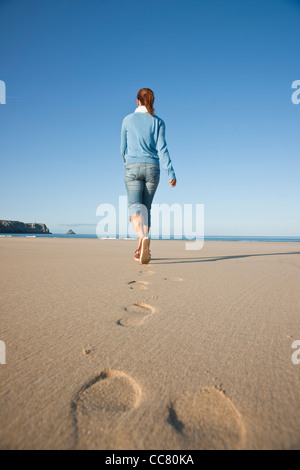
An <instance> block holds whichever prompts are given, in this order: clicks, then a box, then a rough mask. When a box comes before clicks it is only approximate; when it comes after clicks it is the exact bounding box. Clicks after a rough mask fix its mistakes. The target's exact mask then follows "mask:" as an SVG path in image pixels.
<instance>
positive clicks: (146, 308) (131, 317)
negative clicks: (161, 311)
mask: <svg viewBox="0 0 300 470" xmlns="http://www.w3.org/2000/svg"><path fill="white" fill-rule="evenodd" d="M124 310H125V312H127V315H126V316H124V317H123V318H121V319H120V320H118V321H117V324H118V325H121V326H139V325H142V324H143V323H144V321H145V320H146V318H148V317H149V315H151V314H152V313H153V312H154V308H153V307H152V306H151V305H148V304H145V303H144V302H136V303H135V304H133V305H130V306H129V307H124Z"/></svg>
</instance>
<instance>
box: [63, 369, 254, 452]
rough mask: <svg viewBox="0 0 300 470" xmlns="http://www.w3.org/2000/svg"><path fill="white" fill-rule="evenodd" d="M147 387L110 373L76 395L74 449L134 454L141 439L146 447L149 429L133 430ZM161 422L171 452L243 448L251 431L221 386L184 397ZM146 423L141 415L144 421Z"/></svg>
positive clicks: (136, 427)
mask: <svg viewBox="0 0 300 470" xmlns="http://www.w3.org/2000/svg"><path fill="white" fill-rule="evenodd" d="M143 397H144V394H143V390H142V388H141V386H140V385H139V384H138V383H137V382H136V381H135V380H134V379H133V378H132V377H131V376H130V375H128V374H126V373H125V372H123V371H118V370H113V369H110V370H104V371H102V372H101V373H100V374H99V375H98V376H96V377H94V378H93V379H92V380H90V381H89V382H88V383H86V384H85V385H84V386H83V387H81V389H80V390H79V391H78V392H77V393H76V395H75V397H74V399H73V401H72V403H71V417H72V422H73V436H74V443H73V448H74V449H90V450H94V449H108V450H119V449H132V446H133V443H134V442H135V439H136V438H137V436H139V439H140V444H139V446H140V447H141V448H143V447H146V446H143V442H142V441H141V435H143V433H144V431H143V425H141V428H140V429H138V425H134V426H130V425H128V422H129V421H130V420H134V419H135V418H136V414H137V413H138V412H139V408H140V405H141V404H142V402H143ZM163 416H164V413H163V410H161V416H160V423H158V428H157V431H159V426H160V427H161V429H162V430H165V429H166V427H167V436H166V432H162V435H164V436H165V437H164V439H165V442H164V443H161V444H162V445H163V446H165V447H166V448H170V449H181V450H186V449H187V450H194V449H219V450H223V449H243V447H244V443H245V428H244V424H243V421H242V418H241V416H240V414H239V412H238V411H237V409H236V408H235V406H234V405H233V403H232V402H231V400H230V399H229V398H228V397H227V396H226V395H225V394H224V393H223V392H221V391H220V390H218V389H216V388H215V387H207V388H203V389H201V390H199V391H198V392H196V393H187V394H183V395H182V396H181V397H180V398H179V399H177V400H176V401H175V402H171V403H170V404H169V406H168V409H167V420H166V421H164V418H163ZM145 419H146V418H145V416H144V415H143V414H141V415H140V416H139V420H138V421H136V422H137V423H138V422H141V421H144V420H145Z"/></svg>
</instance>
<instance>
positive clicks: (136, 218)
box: [130, 214, 147, 246]
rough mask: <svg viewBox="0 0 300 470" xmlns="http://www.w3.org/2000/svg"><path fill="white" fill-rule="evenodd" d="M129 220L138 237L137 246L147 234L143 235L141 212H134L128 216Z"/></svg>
mask: <svg viewBox="0 0 300 470" xmlns="http://www.w3.org/2000/svg"><path fill="white" fill-rule="evenodd" d="M130 222H131V223H132V226H133V228H134V230H135V233H136V234H137V236H138V237H139V246H140V242H141V240H142V239H143V238H145V237H146V236H147V235H145V232H144V227H145V226H144V224H143V218H142V216H141V214H134V215H132V216H131V217H130Z"/></svg>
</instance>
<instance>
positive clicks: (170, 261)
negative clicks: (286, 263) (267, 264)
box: [151, 251, 300, 264]
mask: <svg viewBox="0 0 300 470" xmlns="http://www.w3.org/2000/svg"><path fill="white" fill-rule="evenodd" d="M279 255H300V251H288V252H286V253H254V254H250V255H235V256H218V257H211V256H202V257H198V258H186V257H183V258H152V260H151V262H152V263H153V261H154V263H153V264H183V263H208V262H211V261H222V260H226V259H237V258H251V257H254V256H279Z"/></svg>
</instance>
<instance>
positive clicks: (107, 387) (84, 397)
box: [71, 369, 142, 449]
mask: <svg viewBox="0 0 300 470" xmlns="http://www.w3.org/2000/svg"><path fill="white" fill-rule="evenodd" d="M141 399H142V391H141V388H140V386H139V385H138V383H137V382H136V381H135V380H134V379H133V378H132V377H130V376H129V375H128V374H126V373H125V372H122V371H117V370H112V369H111V370H105V371H103V372H101V373H100V374H99V375H98V376H96V377H94V378H93V379H92V380H90V381H89V382H88V383H86V384H85V385H84V386H83V387H81V389H80V390H79V391H78V392H77V394H76V396H75V397H74V400H73V401H72V403H71V416H72V420H73V432H74V441H75V442H74V446H73V447H74V448H78V449H101V448H106V449H117V448H122V445H124V444H125V445H126V442H127V441H128V442H130V439H131V436H129V435H128V431H127V427H126V419H129V416H128V415H129V413H130V411H131V410H134V409H135V408H137V407H138V406H139V404H140V402H141ZM124 420H125V422H124Z"/></svg>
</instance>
